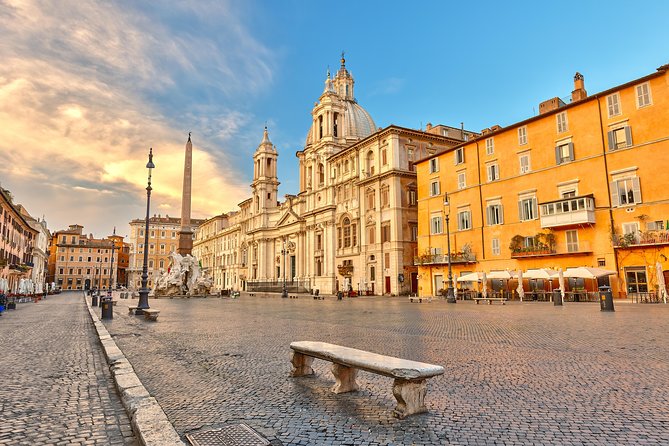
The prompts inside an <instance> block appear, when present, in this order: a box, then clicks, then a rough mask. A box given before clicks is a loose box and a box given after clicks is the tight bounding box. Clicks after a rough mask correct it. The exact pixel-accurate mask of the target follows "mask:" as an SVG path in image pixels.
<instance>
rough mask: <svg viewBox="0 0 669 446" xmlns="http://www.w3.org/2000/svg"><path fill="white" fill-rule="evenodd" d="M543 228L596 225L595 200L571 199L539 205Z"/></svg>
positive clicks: (583, 197)
mask: <svg viewBox="0 0 669 446" xmlns="http://www.w3.org/2000/svg"><path fill="white" fill-rule="evenodd" d="M539 209H540V215H541V227H542V228H559V227H565V226H573V225H580V224H586V223H595V198H594V196H592V195H585V196H582V197H570V198H564V199H562V200H556V201H549V202H546V203H540V204H539Z"/></svg>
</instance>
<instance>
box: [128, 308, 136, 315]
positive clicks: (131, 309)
mask: <svg viewBox="0 0 669 446" xmlns="http://www.w3.org/2000/svg"><path fill="white" fill-rule="evenodd" d="M135 310H137V307H128V313H129V314H135V312H136V311H135Z"/></svg>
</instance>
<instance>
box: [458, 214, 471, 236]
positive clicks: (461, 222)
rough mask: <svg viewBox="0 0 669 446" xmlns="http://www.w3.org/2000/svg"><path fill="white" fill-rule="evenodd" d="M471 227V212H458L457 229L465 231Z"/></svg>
mask: <svg viewBox="0 0 669 446" xmlns="http://www.w3.org/2000/svg"><path fill="white" fill-rule="evenodd" d="M471 228H472V212H471V211H469V210H467V211H460V212H458V231H466V230H467V229H471Z"/></svg>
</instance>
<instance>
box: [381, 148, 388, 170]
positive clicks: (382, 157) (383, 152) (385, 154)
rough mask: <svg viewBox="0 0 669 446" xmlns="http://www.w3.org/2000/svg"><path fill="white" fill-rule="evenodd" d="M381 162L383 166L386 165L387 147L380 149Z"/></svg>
mask: <svg viewBox="0 0 669 446" xmlns="http://www.w3.org/2000/svg"><path fill="white" fill-rule="evenodd" d="M381 162H382V163H383V165H384V166H387V165H388V149H383V150H381Z"/></svg>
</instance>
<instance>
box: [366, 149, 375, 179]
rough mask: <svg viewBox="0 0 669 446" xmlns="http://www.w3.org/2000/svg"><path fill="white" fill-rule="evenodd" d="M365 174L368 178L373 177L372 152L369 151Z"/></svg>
mask: <svg viewBox="0 0 669 446" xmlns="http://www.w3.org/2000/svg"><path fill="white" fill-rule="evenodd" d="M367 174H368V175H369V176H370V177H371V176H372V175H374V152H372V151H371V150H370V151H369V152H367Z"/></svg>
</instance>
